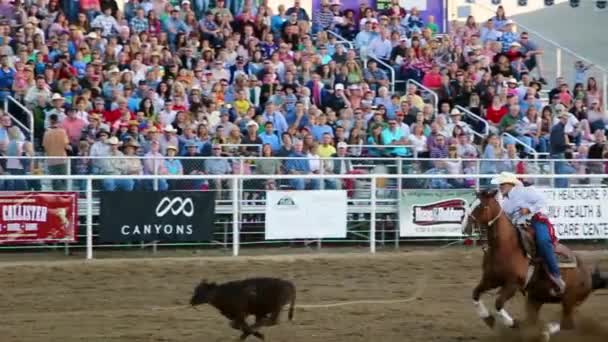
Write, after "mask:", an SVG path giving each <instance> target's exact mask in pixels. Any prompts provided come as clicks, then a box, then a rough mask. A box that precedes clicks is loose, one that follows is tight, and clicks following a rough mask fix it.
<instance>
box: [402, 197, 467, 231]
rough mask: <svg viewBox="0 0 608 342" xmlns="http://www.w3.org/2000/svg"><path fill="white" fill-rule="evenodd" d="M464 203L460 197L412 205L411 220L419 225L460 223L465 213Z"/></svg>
mask: <svg viewBox="0 0 608 342" xmlns="http://www.w3.org/2000/svg"><path fill="white" fill-rule="evenodd" d="M466 204H467V202H466V201H465V200H462V199H450V200H445V201H439V202H435V203H430V204H426V205H414V206H413V207H412V210H413V212H414V213H413V216H412V221H413V223H415V224H417V225H421V226H429V225H434V224H448V223H457V224H460V223H462V221H463V220H464V217H465V215H466Z"/></svg>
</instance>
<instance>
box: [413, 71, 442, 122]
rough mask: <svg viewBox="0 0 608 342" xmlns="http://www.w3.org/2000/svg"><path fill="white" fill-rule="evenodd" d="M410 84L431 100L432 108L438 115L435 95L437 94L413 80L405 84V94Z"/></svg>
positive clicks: (437, 100) (437, 101)
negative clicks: (423, 92) (422, 91)
mask: <svg viewBox="0 0 608 342" xmlns="http://www.w3.org/2000/svg"><path fill="white" fill-rule="evenodd" d="M410 84H413V85H415V86H416V87H418V89H421V90H424V91H425V92H426V93H427V94H428V95H429V96H430V97H431V98H432V99H433V101H432V102H433V103H432V104H433V108H434V109H435V114H437V113H439V96H438V95H437V93H436V92H435V91H434V90H432V89H431V88H428V87H426V86H424V85H423V84H422V83H420V82H418V81H416V80H413V79H411V78H410V79H408V80H407V83H406V92H407V87H409V86H410Z"/></svg>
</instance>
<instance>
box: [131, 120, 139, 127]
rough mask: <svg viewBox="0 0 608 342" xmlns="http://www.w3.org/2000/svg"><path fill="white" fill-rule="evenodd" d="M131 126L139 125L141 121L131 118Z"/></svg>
mask: <svg viewBox="0 0 608 342" xmlns="http://www.w3.org/2000/svg"><path fill="white" fill-rule="evenodd" d="M129 126H136V127H139V121H137V120H130V121H129Z"/></svg>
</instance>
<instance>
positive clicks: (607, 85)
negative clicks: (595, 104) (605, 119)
mask: <svg viewBox="0 0 608 342" xmlns="http://www.w3.org/2000/svg"><path fill="white" fill-rule="evenodd" d="M603 79H604V80H603V82H602V83H603V86H602V92H603V94H602V96H603V97H604V110H605V111H608V72H604V77H603Z"/></svg>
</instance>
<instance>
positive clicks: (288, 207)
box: [266, 190, 347, 240]
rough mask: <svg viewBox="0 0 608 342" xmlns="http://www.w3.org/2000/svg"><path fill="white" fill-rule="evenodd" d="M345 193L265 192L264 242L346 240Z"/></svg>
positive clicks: (333, 191) (339, 191)
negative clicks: (280, 240)
mask: <svg viewBox="0 0 608 342" xmlns="http://www.w3.org/2000/svg"><path fill="white" fill-rule="evenodd" d="M346 205H347V199H346V191H343V190H303V191H268V192H267V195H266V239H267V240H271V239H321V238H346Z"/></svg>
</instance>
